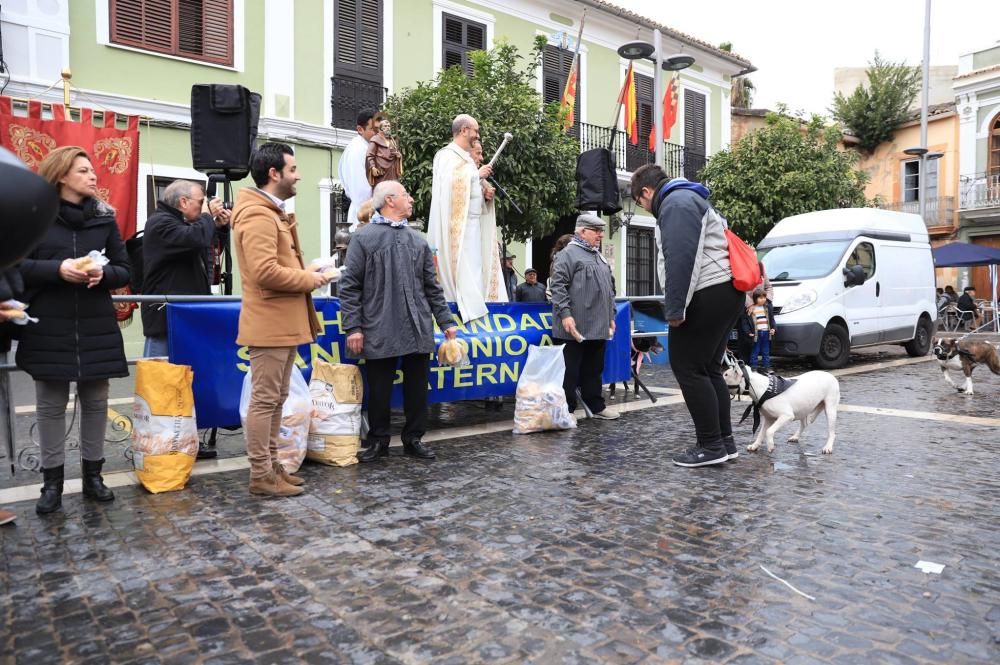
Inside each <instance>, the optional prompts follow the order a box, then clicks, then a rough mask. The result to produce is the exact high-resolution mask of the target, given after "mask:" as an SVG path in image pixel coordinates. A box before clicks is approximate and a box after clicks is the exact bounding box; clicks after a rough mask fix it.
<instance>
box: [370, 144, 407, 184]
mask: <svg viewBox="0 0 1000 665" xmlns="http://www.w3.org/2000/svg"><path fill="white" fill-rule="evenodd" d="M365 173H366V174H367V176H368V182H369V183H371V186H372V187H374V186H375V185H377V184H379V183H380V182H382V181H383V180H399V179H400V177H402V175H403V155H402V153H400V152H399V145H398V144H397V143H396V139H393V138H389V137H387V136H385V135H384V134H382V133H381V132H379V133H378V134H376V135H375V136H373V137H372V140H371V141H369V142H368V154H367V155H366V156H365Z"/></svg>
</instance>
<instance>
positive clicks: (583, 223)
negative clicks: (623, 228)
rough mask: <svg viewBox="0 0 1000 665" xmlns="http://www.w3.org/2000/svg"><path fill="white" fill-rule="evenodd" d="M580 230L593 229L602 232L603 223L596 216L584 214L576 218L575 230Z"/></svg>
mask: <svg viewBox="0 0 1000 665" xmlns="http://www.w3.org/2000/svg"><path fill="white" fill-rule="evenodd" d="M581 229H595V230H597V231H603V230H604V222H602V221H601V218H600V217H598V216H597V215H595V214H593V213H590V212H585V213H583V214H581V215H580V216H579V217H577V218H576V230H577V231H579V230H581Z"/></svg>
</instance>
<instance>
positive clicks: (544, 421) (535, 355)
mask: <svg viewBox="0 0 1000 665" xmlns="http://www.w3.org/2000/svg"><path fill="white" fill-rule="evenodd" d="M564 348H565V347H564V346H562V345H559V346H530V347H528V360H527V361H525V363H524V369H523V370H521V376H520V377H518V379H517V402H516V403H515V405H514V434H530V433H531V432H544V431H546V430H559V429H573V428H575V427H576V418H575V417H574V416H573V414H572V413H570V412H569V407H568V406H567V405H566V393H565V392H564V391H563V377H565V375H566V360H565V358H564V357H563V349H564Z"/></svg>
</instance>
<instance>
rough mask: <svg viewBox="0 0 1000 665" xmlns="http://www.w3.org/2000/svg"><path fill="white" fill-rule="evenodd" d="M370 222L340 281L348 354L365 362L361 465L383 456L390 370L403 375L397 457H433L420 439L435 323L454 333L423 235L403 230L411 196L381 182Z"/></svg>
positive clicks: (390, 182)
mask: <svg viewBox="0 0 1000 665" xmlns="http://www.w3.org/2000/svg"><path fill="white" fill-rule="evenodd" d="M372 206H373V207H374V208H375V212H374V213H372V217H371V222H370V223H368V224H366V225H364V226H362V227H361V228H359V229H358V230H357V231H356V232H355V234H354V237H353V238H352V239H351V244H350V245H348V247H347V265H346V268H345V270H344V272H343V273H342V275H341V278H340V287H339V289H340V316H341V326H342V328H343V329H344V331H345V332H346V333H347V351H348V354H349V355H350V356H351V357H353V358H363V359H364V360H365V364H364V367H365V371H366V373H367V375H368V425H369V431H368V444H369V446H368V448H367V449H366V450H364V451H362V452H361V454H360V455H358V460H359V461H361V462H375V461H377V460H379V459H381V458H383V457H388V455H389V437H390V435H391V433H390V430H389V415H390V411H389V404H390V401H391V399H392V386H393V383H394V382H395V379H396V370H397V369H399V368H402V370H403V410H404V412H405V413H406V423H405V424H404V425H403V432H402V439H403V453H404V454H405V455H408V456H410V457H416V458H418V459H425V460H428V459H434V457H435V455H434V452H433V451H432V450H431V449H430V448H429V447H427V446H425V445H424V444H423V442H422V441H421V439H422V438H423V436H424V434H425V433H426V430H427V376H428V373H429V368H430V354H431V353H433V352H434V349H435V343H434V323H435V322H437V324H438V327H439V328H440V329H441V330H443V331H444V335H445V337H447V338H448V339H454V338H455V336H456V335H457V334H458V328H457V327H456V326H455V321H454V319H453V318H452V314H451V310H450V309H449V308H448V303H447V302H445V299H444V294H443V293H442V292H441V286H440V285H439V284H438V282H437V277H436V275H435V274H434V257H433V255H432V254H431V250H430V247H428V245H427V241H426V240H424V236H423V235H422V234H420V233H417V232H416V231H414V230H413V229H411V228H409V225H408V224H407V219H408V218H409V216H410V215H411V214H412V213H413V198H412V197H411V196H410V195H409V194H408V193H407V192H406V189H405V188H404V187H403V185H402V184H400V183H399V182H397V181H395V180H385V181H383V182H380V183H379V184H378V185H376V186H375V191H374V192H373V193H372Z"/></svg>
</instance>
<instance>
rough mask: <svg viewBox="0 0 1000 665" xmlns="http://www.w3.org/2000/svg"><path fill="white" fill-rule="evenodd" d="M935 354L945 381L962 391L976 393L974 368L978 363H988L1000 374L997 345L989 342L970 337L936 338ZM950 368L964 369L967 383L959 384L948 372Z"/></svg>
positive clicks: (970, 393)
mask: <svg viewBox="0 0 1000 665" xmlns="http://www.w3.org/2000/svg"><path fill="white" fill-rule="evenodd" d="M934 355H935V356H936V357H937V359H938V363H939V364H940V365H941V376H943V377H944V380H945V383H947V384H948V385H949V386H951V387H952V388H955V389H957V390H958V392H960V393H965V394H966V395H975V392H974V391H973V389H972V370H974V369H975V368H976V365H986V366H987V367H989V368H990V371H991V372H993V373H994V374H1000V355H998V354H997V349H996V347H995V346H993V345H992V344H990V343H989V342H985V341H981V340H977V339H968V338H964V339H963V338H954V337H952V338H943V337H937V338H935V339H934ZM949 369H954V370H959V369H960V370H962V373H963V374H965V385H963V386H961V387H960V386H957V385H955V382H954V381H952V380H951V376H950V375H949V374H948V370H949Z"/></svg>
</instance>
